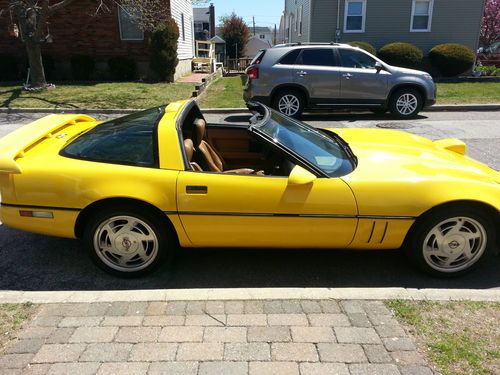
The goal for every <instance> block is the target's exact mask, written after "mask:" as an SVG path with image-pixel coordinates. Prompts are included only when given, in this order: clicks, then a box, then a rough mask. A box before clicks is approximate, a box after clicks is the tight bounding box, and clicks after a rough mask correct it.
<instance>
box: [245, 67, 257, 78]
mask: <svg viewBox="0 0 500 375" xmlns="http://www.w3.org/2000/svg"><path fill="white" fill-rule="evenodd" d="M246 74H247V76H248V78H250V79H257V78H259V68H255V67H253V68H248V69H247V71H246Z"/></svg>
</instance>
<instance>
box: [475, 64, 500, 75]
mask: <svg viewBox="0 0 500 375" xmlns="http://www.w3.org/2000/svg"><path fill="white" fill-rule="evenodd" d="M475 71H476V72H478V73H479V75H481V76H487V77H500V68H497V67H496V66H495V65H481V66H476V69H475Z"/></svg>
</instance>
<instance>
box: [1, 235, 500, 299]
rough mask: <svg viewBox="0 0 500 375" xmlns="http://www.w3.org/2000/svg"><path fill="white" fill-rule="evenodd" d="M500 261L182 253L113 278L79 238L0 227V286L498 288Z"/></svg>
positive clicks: (390, 254) (326, 253)
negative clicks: (451, 265) (449, 267)
mask: <svg viewBox="0 0 500 375" xmlns="http://www.w3.org/2000/svg"><path fill="white" fill-rule="evenodd" d="M499 266H500V258H499V257H495V258H494V259H493V261H491V262H490V263H489V264H486V265H484V266H483V267H481V269H479V270H476V271H475V272H473V273H471V274H469V275H466V276H463V277H460V278H455V279H449V280H442V279H435V278H432V277H429V276H427V275H425V274H422V273H421V272H419V271H418V270H415V269H413V268H412V267H411V266H410V264H409V263H408V262H407V260H406V258H405V257H404V254H402V253H401V252H398V251H385V252H382V251H365V252H349V251H330V250H307V249H304V250H269V249H251V250H248V249H245V250H242V249H224V250H222V249H197V250H187V249H183V250H180V253H179V255H178V256H177V258H176V261H175V263H174V267H173V271H172V272H168V271H167V270H166V269H165V268H163V269H162V268H160V269H159V270H158V271H157V272H156V273H154V274H152V275H150V276H146V277H143V278H139V279H132V280H127V279H119V278H116V277H113V276H110V275H107V274H106V273H104V272H103V271H101V270H100V269H98V268H97V267H96V266H94V265H93V264H92V263H91V261H90V259H89V257H88V256H87V254H86V252H85V248H84V247H83V245H82V243H81V242H80V241H74V240H67V239H59V238H51V237H46V236H40V235H35V234H29V233H24V232H20V231H17V230H14V229H10V228H7V227H5V226H0V290H33V291H48V290H116V289H125V290H127V289H130V290H132V289H166V288H168V289H183V288H259V287H328V288H342V287H409V288H457V289H462V288H473V289H485V288H496V287H500V278H499V277H498V269H499Z"/></svg>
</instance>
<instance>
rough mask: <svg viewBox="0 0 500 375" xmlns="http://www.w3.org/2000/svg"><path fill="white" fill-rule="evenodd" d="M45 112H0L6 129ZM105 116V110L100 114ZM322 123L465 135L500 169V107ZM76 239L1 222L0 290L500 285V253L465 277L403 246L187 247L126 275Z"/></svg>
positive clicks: (213, 118) (471, 147)
mask: <svg viewBox="0 0 500 375" xmlns="http://www.w3.org/2000/svg"><path fill="white" fill-rule="evenodd" d="M40 116H41V115H35V116H30V115H25V114H23V115H18V114H16V115H5V114H0V136H2V135H4V134H6V133H8V132H10V131H12V130H14V129H16V128H18V127H19V126H21V125H23V124H26V123H29V122H30V121H32V120H33V119H34V118H36V117H40ZM99 117H100V118H106V116H99ZM207 119H208V120H209V121H210V122H246V121H248V116H246V115H245V114H231V115H209V116H207ZM303 120H304V121H305V122H307V123H310V124H311V125H314V126H317V127H392V128H399V129H402V130H405V131H409V132H412V133H415V134H420V135H424V136H426V137H429V138H432V139H437V138H446V137H458V138H461V139H463V140H465V141H466V143H467V144H468V153H469V155H471V156H472V157H474V158H476V159H478V160H480V161H482V162H484V163H486V164H488V165H490V166H491V167H493V168H495V169H500V112H449V113H447V112H429V113H423V114H422V116H421V117H420V118H418V119H415V120H409V121H398V120H393V119H391V117H390V116H388V115H387V116H375V115H372V114H367V113H359V114H344V113H336V114H330V115H306V116H305V117H304V119H303ZM85 251H86V250H85V248H84V246H83V245H82V244H81V243H80V242H79V241H75V240H67V239H60V238H51V237H46V236H40V235H35V234H30V233H25V232H20V231H17V230H14V229H10V228H7V227H5V226H3V225H0V290H2V289H3V290H41V291H46V290H114V289H130V290H133V289H157V288H160V289H163V288H238V287H330V288H339V287H410V288H457V289H461V288H474V289H486V288H500V277H499V273H498V270H499V269H500V257H498V256H497V257H495V258H493V260H492V261H491V262H490V263H489V264H486V265H484V266H483V267H482V268H481V269H480V270H477V271H476V272H473V273H471V274H469V275H466V276H464V277H461V278H456V279H449V280H442V279H435V278H431V277H428V276H427V275H424V274H422V273H420V271H418V270H415V269H414V268H412V267H411V265H410V264H409V263H408V262H407V261H406V258H405V256H404V254H403V253H402V252H399V251H386V252H381V251H365V252H348V251H328V250H310V249H303V250H279V251H278V250H262V249H261V250H241V249H227V250H226V249H224V250H222V249H199V250H180V251H179V253H178V256H177V257H176V260H175V263H174V267H173V270H172V271H171V272H169V271H167V270H166V269H164V268H163V269H160V270H158V272H156V273H154V274H153V275H150V276H147V277H144V278H141V279H133V280H126V279H119V278H115V277H112V276H109V275H107V274H106V273H104V272H102V271H100V270H99V269H98V268H97V267H95V266H94V265H93V264H92V263H91V261H90V259H89V258H88V256H87V255H86V254H85Z"/></svg>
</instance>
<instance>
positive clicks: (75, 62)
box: [71, 55, 95, 81]
mask: <svg viewBox="0 0 500 375" xmlns="http://www.w3.org/2000/svg"><path fill="white" fill-rule="evenodd" d="M94 71H95V60H94V58H93V57H91V56H85V55H75V56H72V57H71V76H72V77H73V79H75V80H78V81H88V80H90V79H92V77H93V75H94Z"/></svg>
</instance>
